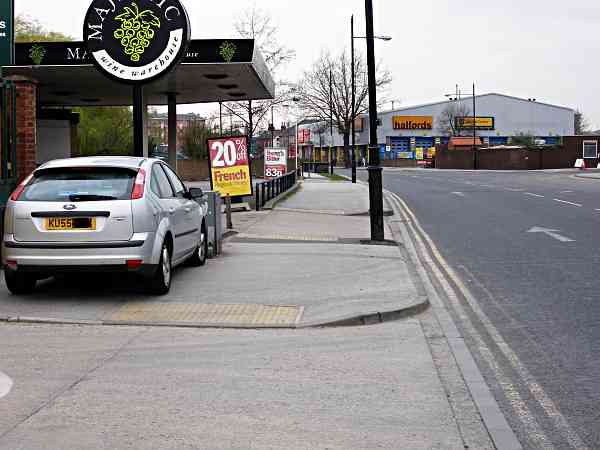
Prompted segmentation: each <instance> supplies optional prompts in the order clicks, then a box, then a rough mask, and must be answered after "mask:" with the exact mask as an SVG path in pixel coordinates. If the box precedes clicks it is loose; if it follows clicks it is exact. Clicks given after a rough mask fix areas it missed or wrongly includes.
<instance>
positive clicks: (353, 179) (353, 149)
mask: <svg viewBox="0 0 600 450" xmlns="http://www.w3.org/2000/svg"><path fill="white" fill-rule="evenodd" d="M350 53H351V55H352V57H351V59H352V61H351V64H352V182H353V183H356V155H355V154H354V151H355V148H356V145H355V143H354V139H355V135H356V129H355V127H356V123H355V122H356V108H355V105H354V103H355V102H356V79H355V74H354V14H352V17H350Z"/></svg>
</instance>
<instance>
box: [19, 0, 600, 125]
mask: <svg viewBox="0 0 600 450" xmlns="http://www.w3.org/2000/svg"><path fill="white" fill-rule="evenodd" d="M182 2H183V3H184V5H185V6H186V7H187V9H188V13H189V16H190V21H191V28H192V37H193V38H195V39H202V38H232V37H237V35H236V32H235V28H234V23H235V20H236V18H237V17H239V16H240V14H241V13H242V11H244V10H245V9H248V8H251V7H252V5H253V3H252V2H251V1H248V0H219V1H211V0H208V1H199V0H182ZM15 3H16V5H15V7H16V12H17V14H19V13H25V14H27V15H29V16H30V17H32V18H35V19H37V20H39V21H40V22H41V23H42V24H43V25H44V26H46V27H47V28H48V29H50V30H53V31H60V32H63V33H65V34H68V35H70V36H72V37H74V38H76V39H81V37H82V27H83V18H84V15H85V12H86V9H87V7H88V6H89V3H90V2H89V1H88V0H54V1H51V2H49V1H47V0H15ZM254 4H255V5H256V7H257V8H260V9H262V10H264V11H266V12H268V13H269V14H270V15H271V16H272V19H273V21H274V23H275V24H277V25H278V27H279V32H280V39H281V41H282V42H283V43H284V44H285V45H287V46H288V47H290V48H292V49H294V50H295V51H296V59H295V60H294V61H293V62H292V63H290V64H289V65H288V66H287V67H285V69H284V73H283V76H285V77H286V78H287V79H289V80H290V81H296V80H298V79H299V78H300V77H301V74H302V72H303V70H305V69H306V68H308V67H309V66H310V65H311V64H312V63H313V62H314V61H315V60H316V59H317V58H318V57H319V55H320V54H321V52H322V51H323V50H325V49H328V50H330V51H332V52H339V51H342V50H343V49H344V48H346V49H349V46H350V16H351V15H352V14H354V15H355V34H357V35H361V34H364V15H365V11H364V1H362V0H343V1H342V0H303V1H301V2H299V1H294V2H292V1H289V0H256V1H255V2H254ZM76 5H78V6H77V7H76ZM373 7H374V15H375V33H376V34H380V35H389V36H391V37H392V40H391V41H389V42H383V41H377V42H376V46H375V52H376V58H377V59H378V60H381V61H382V63H383V65H385V66H386V67H387V69H388V70H389V71H390V72H391V74H392V77H393V82H392V85H391V87H390V89H389V92H388V93H387V95H386V97H387V98H389V99H393V100H395V106H396V107H398V106H399V105H402V106H411V105H415V104H420V103H427V102H431V101H440V100H444V99H445V97H444V95H445V94H448V93H454V91H455V89H456V88H455V86H456V85H457V84H458V85H459V86H460V88H461V90H462V91H463V92H468V93H470V92H471V91H472V84H473V83H475V84H476V90H477V93H488V92H498V93H503V94H507V95H514V96H517V97H523V98H535V99H537V100H538V101H541V102H547V103H552V104H557V105H561V106H567V107H570V108H573V109H579V110H581V111H582V112H583V113H584V116H585V117H586V118H587V119H588V121H589V122H590V124H591V125H592V127H593V128H594V129H599V128H600V90H599V89H597V88H594V86H596V85H597V78H598V75H597V74H596V72H595V68H596V66H597V65H598V63H597V60H596V58H597V56H598V55H599V54H600V39H599V38H598V37H597V36H596V29H597V28H598V26H600V6H599V4H598V2H597V0H570V1H565V0H560V1H559V0H496V1H494V2H482V1H479V0H413V1H407V0H373ZM365 46H366V44H365V41H364V40H357V41H356V48H357V50H358V49H361V48H362V49H363V50H364V49H365V48H366V47H365ZM212 108H213V107H212V106H210V107H209V109H212ZM390 108H391V103H389V104H387V105H386V107H385V108H384V109H390ZM188 111H198V112H202V113H206V112H207V111H208V109H207V106H206V105H204V106H186V107H183V108H180V112H188ZM282 114H283V113H282Z"/></svg>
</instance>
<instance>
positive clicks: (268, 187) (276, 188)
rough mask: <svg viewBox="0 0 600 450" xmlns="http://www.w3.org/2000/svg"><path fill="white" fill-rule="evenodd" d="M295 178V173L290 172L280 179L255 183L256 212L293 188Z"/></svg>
mask: <svg viewBox="0 0 600 450" xmlns="http://www.w3.org/2000/svg"><path fill="white" fill-rule="evenodd" d="M297 178H298V177H297V173H296V171H292V172H288V173H286V174H285V175H282V176H280V177H277V178H273V179H271V180H268V181H263V182H261V183H256V188H255V193H254V194H255V196H256V199H255V200H256V210H257V211H260V210H261V208H262V207H264V206H265V204H266V203H267V202H268V201H269V200H273V199H274V198H275V197H277V196H278V195H281V194H283V193H284V192H285V191H287V190H289V189H291V188H292V187H294V185H295V184H296V179H297Z"/></svg>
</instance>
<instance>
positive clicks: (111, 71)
mask: <svg viewBox="0 0 600 450" xmlns="http://www.w3.org/2000/svg"><path fill="white" fill-rule="evenodd" d="M83 35H84V40H85V42H86V45H87V47H88V52H89V53H90V55H91V56H92V61H93V63H94V64H95V65H96V67H97V68H98V69H99V70H100V71H101V72H103V73H104V74H105V75H107V76H109V77H110V78H113V79H115V80H117V81H120V82H123V83H129V84H142V83H149V82H150V81H153V80H155V79H157V78H159V77H161V76H164V75H166V74H167V73H168V72H169V71H170V70H172V69H173V68H174V67H175V66H176V65H177V63H178V62H179V61H180V60H181V58H182V57H183V55H185V52H186V50H187V46H188V43H189V40H190V26H189V19H188V15H187V12H186V10H185V8H184V7H183V5H182V4H181V2H180V1H179V0H133V1H132V0H125V1H121V0H93V1H92V4H91V5H90V7H89V9H88V12H87V15H86V18H85V23H84V29H83Z"/></svg>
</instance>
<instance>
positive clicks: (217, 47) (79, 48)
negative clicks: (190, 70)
mask: <svg viewBox="0 0 600 450" xmlns="http://www.w3.org/2000/svg"><path fill="white" fill-rule="evenodd" d="M231 46H234V47H235V48H236V52H235V54H234V55H233V56H231V54H229V55H228V58H229V57H231V60H230V61H229V62H232V63H249V62H252V54H253V51H254V45H253V41H252V40H250V39H230V40H222V39H200V40H192V41H191V42H190V44H189V45H188V49H187V52H186V54H185V55H184V56H183V58H182V59H181V63H182V64H217V63H222V62H227V61H225V59H224V57H223V56H222V55H221V53H222V51H223V49H224V48H225V47H228V48H231ZM36 49H38V50H36ZM39 49H41V52H40V50H39ZM37 55H40V57H39V59H37V58H36V59H35V60H34V58H35V57H36V56H37ZM88 64H92V58H91V57H90V53H89V52H88V49H87V46H86V44H85V42H83V41H73V42H22V43H17V44H15V65H17V66H31V65H36V66H81V65H88Z"/></svg>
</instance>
